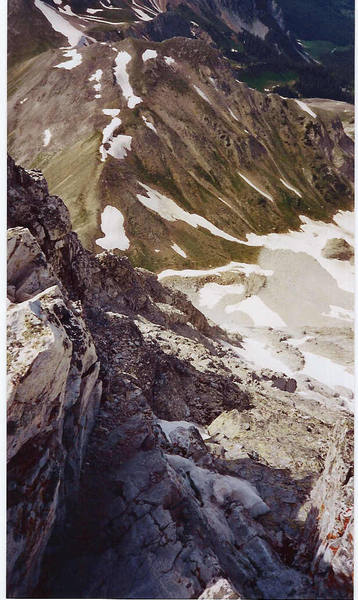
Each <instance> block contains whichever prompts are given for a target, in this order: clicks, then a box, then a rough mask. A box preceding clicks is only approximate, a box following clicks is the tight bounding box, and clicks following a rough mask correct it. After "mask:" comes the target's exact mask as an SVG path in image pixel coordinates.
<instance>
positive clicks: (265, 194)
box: [238, 171, 273, 202]
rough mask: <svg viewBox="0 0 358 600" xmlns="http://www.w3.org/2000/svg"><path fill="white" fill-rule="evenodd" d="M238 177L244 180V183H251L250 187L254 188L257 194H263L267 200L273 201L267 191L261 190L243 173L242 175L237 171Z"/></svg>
mask: <svg viewBox="0 0 358 600" xmlns="http://www.w3.org/2000/svg"><path fill="white" fill-rule="evenodd" d="M238 173H239V175H240V177H241V178H242V179H243V180H244V181H246V183H248V184H249V185H251V187H252V188H254V190H256V191H257V192H258V193H259V194H261V195H262V196H265V198H267V199H268V200H271V202H273V198H272V196H270V194H268V193H267V192H263V191H262V190H260V188H258V187H257V186H256V185H255V184H254V183H252V181H250V179H249V178H248V177H245V175H243V174H242V173H240V171H238Z"/></svg>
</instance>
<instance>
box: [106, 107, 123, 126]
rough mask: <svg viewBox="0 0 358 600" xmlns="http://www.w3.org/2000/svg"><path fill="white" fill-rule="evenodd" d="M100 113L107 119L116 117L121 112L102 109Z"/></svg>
mask: <svg viewBox="0 0 358 600" xmlns="http://www.w3.org/2000/svg"><path fill="white" fill-rule="evenodd" d="M102 112H103V114H104V115H108V116H109V117H117V116H118V115H119V113H120V112H121V111H120V110H119V108H102ZM119 120H120V119H119ZM119 125H120V123H119Z"/></svg>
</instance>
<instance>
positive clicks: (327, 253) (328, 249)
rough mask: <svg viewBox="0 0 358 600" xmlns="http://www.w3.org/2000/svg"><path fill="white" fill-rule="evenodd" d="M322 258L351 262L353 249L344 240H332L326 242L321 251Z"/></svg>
mask: <svg viewBox="0 0 358 600" xmlns="http://www.w3.org/2000/svg"><path fill="white" fill-rule="evenodd" d="M322 256H323V257H324V258H336V259H337V260H351V258H353V256H354V248H352V246H351V245H350V244H348V242H347V241H346V240H343V239H339V238H332V239H330V240H328V242H327V243H326V245H325V247H324V248H323V249H322Z"/></svg>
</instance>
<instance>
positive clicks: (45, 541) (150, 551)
mask: <svg viewBox="0 0 358 600" xmlns="http://www.w3.org/2000/svg"><path fill="white" fill-rule="evenodd" d="M8 169H9V171H8V199H9V209H8V220H9V223H8V224H9V232H8V235H9V257H8V265H9V282H8V283H9V288H8V297H9V306H8V317H9V318H8V323H9V333H8V340H9V352H8V360H9V400H8V402H9V404H8V448H9V450H8V452H9V454H8V460H9V462H8V468H9V471H8V472H9V481H8V484H9V492H8V493H9V507H8V510H9V533H8V540H9V553H8V569H9V576H8V586H9V589H8V594H9V596H10V597H24V596H25V597H29V596H30V597H31V596H33V597H119V598H124V597H126V598H145V597H152V598H153V597H155V598H165V597H171V598H179V597H180V598H197V597H199V596H201V595H202V596H201V597H207V598H209V597H220V596H219V595H216V594H224V596H223V597H229V596H227V595H226V594H231V597H237V598H239V597H243V598H245V597H250V598H266V599H270V598H282V599H283V598H285V599H286V598H297V599H298V598H312V597H325V598H332V599H333V598H337V599H338V598H347V597H349V596H350V594H351V583H350V576H351V556H352V539H351V527H352V521H351V512H350V511H351V504H352V498H351V489H352V488H351V486H352V481H353V480H352V452H351V450H352V448H351V441H350V440H351V430H352V418H351V416H350V414H349V413H347V412H345V411H344V410H340V411H338V410H337V409H335V407H334V405H332V406H331V407H330V406H327V407H326V408H325V410H324V411H322V410H321V408H320V405H318V404H317V403H316V402H315V401H314V400H311V399H310V397H309V396H308V397H306V396H302V395H299V394H297V393H296V391H295V385H294V383H293V382H290V380H289V378H286V380H285V378H284V377H283V376H282V375H277V374H276V373H274V372H270V371H267V372H266V375H267V376H265V377H263V376H262V372H259V373H256V372H255V371H254V370H253V368H252V366H250V364H248V363H246V362H245V361H244V360H242V359H240V358H239V357H238V356H237V354H235V352H234V351H232V350H230V349H229V347H228V344H229V345H230V347H235V346H240V336H239V335H238V334H237V335H235V336H234V335H231V336H229V335H228V334H226V333H225V332H223V331H222V330H220V329H219V328H218V327H215V326H213V325H212V324H210V323H209V322H208V321H207V320H206V318H205V317H204V316H203V315H202V314H201V313H200V312H199V311H198V310H197V309H195V308H194V307H193V306H192V305H191V303H190V302H189V301H188V300H187V298H186V297H185V295H184V294H182V293H179V292H177V291H175V290H173V289H170V288H168V287H165V286H163V285H161V284H160V283H159V282H158V280H157V278H156V277H155V276H154V275H153V274H151V273H149V272H148V271H145V270H144V269H134V268H133V267H132V266H131V264H130V262H129V260H128V259H127V258H125V257H118V256H115V255H114V254H112V253H110V252H105V253H103V254H100V255H97V256H95V255H93V254H91V253H90V252H88V251H87V250H85V249H84V248H83V247H82V245H81V243H80V242H79V240H78V237H77V235H76V234H75V233H73V232H72V231H71V224H70V219H69V214H68V210H67V209H66V208H65V206H64V204H63V203H62V201H61V200H60V199H59V198H58V197H56V196H50V195H49V193H48V189H47V184H46V182H45V180H44V179H43V177H42V175H41V174H40V173H39V172H34V171H32V172H27V171H25V170H23V169H22V168H20V167H17V166H16V165H15V163H14V162H13V161H12V160H11V159H9V167H8ZM35 399H36V400H35ZM332 474H334V476H333V475H332ZM323 504H324V508H323V509H322V505H323ZM313 534H314V536H315V538H314V539H315V543H314V545H313V544H312V543H311V539H312V535H313ZM213 590H214V591H213ZM213 594H215V596H213Z"/></svg>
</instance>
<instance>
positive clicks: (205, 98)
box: [193, 85, 212, 104]
mask: <svg viewBox="0 0 358 600" xmlns="http://www.w3.org/2000/svg"><path fill="white" fill-rule="evenodd" d="M193 87H194V89H195V91H196V92H197V93H198V94H199V96H201V97H202V98H204V100H205V101H206V102H209V104H212V103H211V100H209V98H208V97H207V95H206V94H204V92H203V91H202V90H201V89H200V88H199V87H198V86H197V85H193Z"/></svg>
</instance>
